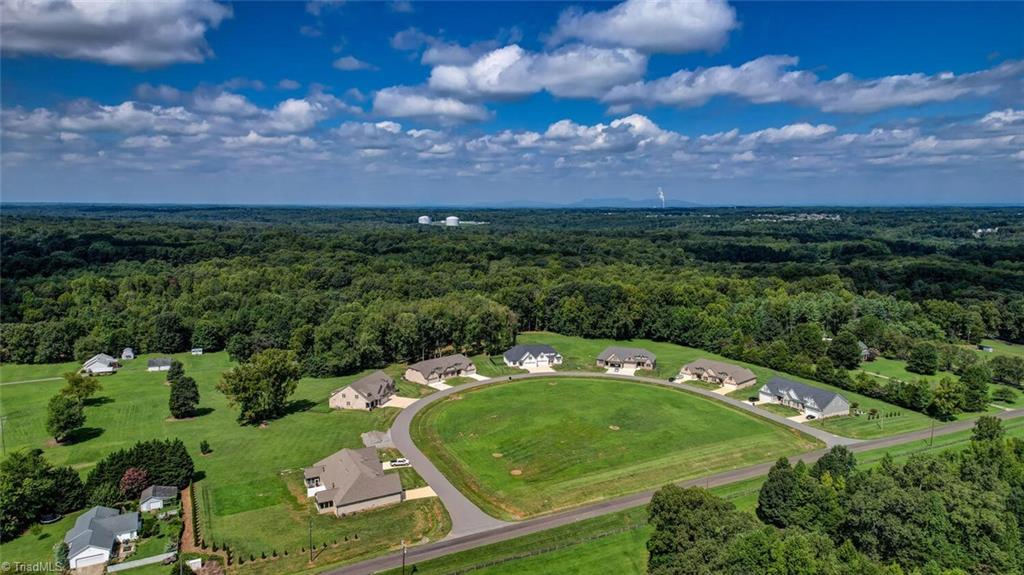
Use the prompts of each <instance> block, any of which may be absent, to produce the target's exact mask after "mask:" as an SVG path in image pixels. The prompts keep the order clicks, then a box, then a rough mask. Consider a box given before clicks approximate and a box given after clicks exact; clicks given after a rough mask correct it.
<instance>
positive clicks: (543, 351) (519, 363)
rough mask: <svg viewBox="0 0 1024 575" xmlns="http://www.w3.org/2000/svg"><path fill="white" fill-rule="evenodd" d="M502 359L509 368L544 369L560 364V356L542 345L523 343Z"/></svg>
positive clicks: (549, 347)
mask: <svg viewBox="0 0 1024 575" xmlns="http://www.w3.org/2000/svg"><path fill="white" fill-rule="evenodd" d="M502 357H503V358H504V359H505V365H507V366H509V367H546V366H549V365H559V364H561V363H562V354H560V353H558V352H557V351H555V348H553V347H551V346H550V345H547V344H543V343H533V344H529V343H524V344H519V345H517V346H514V347H512V348H511V349H509V350H508V351H506V352H505V353H504V354H502Z"/></svg>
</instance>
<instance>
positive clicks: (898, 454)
mask: <svg viewBox="0 0 1024 575" xmlns="http://www.w3.org/2000/svg"><path fill="white" fill-rule="evenodd" d="M1003 426H1004V428H1005V429H1006V434H1007V436H1009V437H1021V438H1024V420H1014V421H1006V422H1003ZM970 436H971V430H966V431H960V432H957V433H952V434H949V435H943V436H940V437H937V438H935V441H934V443H933V444H929V442H928V441H927V440H925V441H916V442H912V443H907V444H903V445H898V446H895V447H887V448H883V449H875V450H872V451H867V452H864V453H858V454H857V456H856V457H857V461H858V464H859V466H860V467H861V468H866V467H872V466H874V465H877V464H878V462H879V461H881V459H882V458H883V457H884V456H885V455H886V454H887V453H888V454H889V455H891V456H892V457H893V459H894V460H896V461H897V462H903V461H905V460H906V459H907V458H908V457H909V456H910V455H911V454H915V453H937V452H940V451H948V450H959V449H963V448H964V447H966V446H967V445H968V443H969V441H970ZM763 482H764V477H756V478H753V479H748V480H746V481H739V482H736V483H730V484H728V485H723V486H720V487H713V488H712V489H711V492H712V493H714V494H715V495H717V496H719V497H722V498H723V499H727V500H729V501H731V502H732V503H733V504H734V505H735V506H736V507H737V508H738V509H740V510H743V511H748V512H751V513H753V512H754V510H755V509H756V508H757V496H758V492H759V491H760V489H761V484H762V483H763ZM646 518H647V511H646V508H644V507H634V508H632V509H627V510H625V511H619V512H615V513H609V514H607V515H602V516H600V517H595V518H593V519H585V520H583V521H579V522H576V523H571V524H569V525H564V526H562V527H556V528H554V529H550V530H547V531H542V532H540V533H534V534H531V535H526V536H523V537H519V538H516V539H510V540H508V541H502V542H500V543H494V544H491V545H486V546H483V547H478V548H476V549H470V550H468V551H463V552H460V553H454V554H451V555H447V556H444V557H440V558H437V559H431V560H429V561H424V562H422V563H417V564H416V573H418V574H421V575H435V574H437V575H441V574H447V573H456V572H459V573H465V572H469V571H471V572H473V573H487V574H490V575H493V574H496V573H502V574H504V573H523V574H533V573H536V574H541V573H544V574H546V573H575V574H578V575H606V574H608V573H615V574H616V575H618V574H622V575H629V574H635V575H641V574H642V573H646V572H647V571H646V559H647V550H646V543H647V539H648V538H649V537H650V534H651V530H650V527H648V526H647V522H646ZM407 572H408V570H407ZM399 573H400V571H399V570H398V569H394V570H391V571H387V572H385V574H384V575H399Z"/></svg>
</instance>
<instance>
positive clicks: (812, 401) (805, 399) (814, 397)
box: [760, 377, 849, 409]
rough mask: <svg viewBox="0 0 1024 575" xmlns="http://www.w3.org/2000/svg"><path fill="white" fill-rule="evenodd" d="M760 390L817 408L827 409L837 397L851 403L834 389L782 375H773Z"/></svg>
mask: <svg viewBox="0 0 1024 575" xmlns="http://www.w3.org/2000/svg"><path fill="white" fill-rule="evenodd" d="M760 391H762V392H765V393H770V394H772V395H782V396H785V397H788V398H790V399H791V400H792V401H796V402H799V403H802V404H804V405H806V406H809V407H813V408H815V409H825V408H826V407H828V405H829V404H831V403H832V402H833V401H836V400H837V399H838V400H840V401H842V402H843V403H847V404H849V402H848V401H846V398H845V397H843V396H842V395H839V394H838V393H836V392H834V391H829V390H827V389H822V388H820V387H814V386H813V385H807V384H806V383H800V382H798V381H792V380H789V379H785V378H782V377H773V378H772V379H771V380H770V381H769V382H768V383H766V384H764V385H763V386H762V387H761V389H760Z"/></svg>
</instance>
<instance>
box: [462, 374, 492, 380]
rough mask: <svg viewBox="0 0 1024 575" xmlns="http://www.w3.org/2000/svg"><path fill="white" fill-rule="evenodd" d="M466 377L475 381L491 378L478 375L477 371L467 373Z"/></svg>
mask: <svg viewBox="0 0 1024 575" xmlns="http://www.w3.org/2000/svg"><path fill="white" fill-rule="evenodd" d="M466 377H468V378H470V379H475V380H477V381H487V380H488V379H491V378H489V377H487V376H486V375H480V374H479V373H474V374H471V375H467V376H466Z"/></svg>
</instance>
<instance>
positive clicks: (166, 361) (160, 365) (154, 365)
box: [146, 357, 171, 371]
mask: <svg viewBox="0 0 1024 575" xmlns="http://www.w3.org/2000/svg"><path fill="white" fill-rule="evenodd" d="M170 370H171V358H169V357H158V358H156V359H151V360H149V361H147V362H146V371H170Z"/></svg>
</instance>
